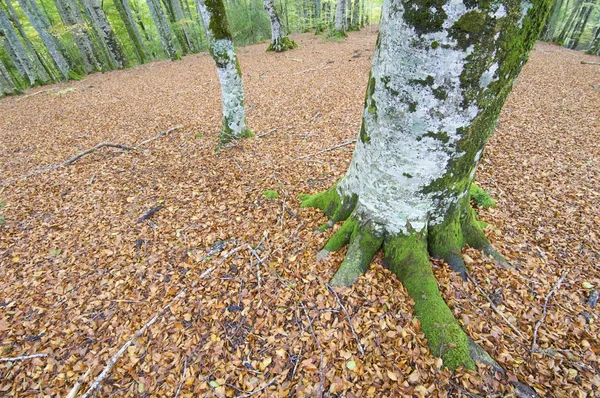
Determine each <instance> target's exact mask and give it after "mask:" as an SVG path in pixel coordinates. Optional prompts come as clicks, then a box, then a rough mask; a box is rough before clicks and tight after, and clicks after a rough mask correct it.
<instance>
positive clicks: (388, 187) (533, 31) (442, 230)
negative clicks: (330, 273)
mask: <svg viewBox="0 0 600 398" xmlns="http://www.w3.org/2000/svg"><path fill="white" fill-rule="evenodd" d="M550 6H551V0H533V2H531V3H530V2H522V3H520V2H515V1H512V0H499V1H496V2H489V1H487V0H475V1H469V2H465V3H463V1H461V0H458V1H452V2H439V3H432V2H430V1H429V0H384V2H383V9H382V20H381V27H380V33H379V40H378V44H377V48H376V54H375V56H374V57H373V66H372V69H371V74H370V77H369V82H368V87H367V92H366V97H365V105H364V111H363V120H362V126H361V129H360V132H359V134H358V140H357V143H356V148H355V150H354V156H353V158H352V162H351V164H350V167H349V169H348V171H347V173H346V175H345V176H344V177H343V178H342V179H341V180H340V181H339V182H338V183H337V184H336V185H334V186H333V187H332V188H331V189H329V190H327V191H325V192H322V193H318V194H316V195H313V196H308V195H305V196H303V197H302V198H301V199H302V200H303V202H302V206H304V207H316V208H319V209H322V210H323V211H325V214H327V215H329V216H331V220H330V222H329V223H328V224H327V225H326V226H332V225H333V224H334V223H335V222H338V221H344V223H343V225H342V226H341V228H340V229H339V230H338V231H337V232H336V233H335V234H334V235H333V236H332V237H331V238H330V239H329V241H328V242H327V244H326V246H325V248H324V251H323V252H322V253H321V256H320V257H321V258H323V257H326V256H324V255H326V254H327V253H329V252H331V251H335V250H338V249H340V248H341V247H342V246H344V245H346V244H349V246H348V251H347V252H346V255H345V258H344V260H343V262H342V264H341V265H340V267H339V269H338V271H337V272H336V274H335V275H334V277H333V279H332V280H331V283H332V284H333V285H336V286H347V285H351V284H352V283H354V282H355V281H356V280H357V279H358V278H359V276H360V275H361V274H363V273H364V272H365V271H366V269H367V267H368V265H369V263H370V262H371V259H372V258H373V256H374V255H375V253H376V252H377V251H378V250H379V249H380V248H383V251H384V258H385V263H386V264H387V266H388V267H389V268H390V269H391V270H392V271H393V272H394V273H395V274H396V275H397V276H398V278H399V279H400V281H401V282H402V283H403V285H404V286H405V287H406V289H407V291H408V293H409V294H410V296H411V297H412V298H413V300H414V303H415V304H414V311H415V313H416V315H417V317H418V318H419V320H420V322H421V328H422V330H423V332H424V334H425V336H426V338H427V341H428V344H429V347H430V350H431V353H432V354H433V355H439V356H441V357H442V359H443V361H444V364H445V366H447V367H449V368H456V367H458V366H461V365H462V366H465V367H467V368H474V359H475V360H481V361H484V362H485V361H487V362H492V363H493V361H490V360H491V358H490V357H489V356H488V355H486V354H485V353H484V352H483V350H482V349H480V348H479V349H477V348H476V347H477V346H476V345H474V343H473V342H472V341H470V339H469V338H468V337H467V335H466V334H465V332H464V331H463V330H462V329H461V327H460V326H459V325H458V323H457V322H456V320H455V318H454V316H453V314H452V311H450V309H449V308H448V306H447V304H446V303H445V302H444V299H443V298H442V296H441V294H440V291H439V289H438V285H437V282H436V280H435V277H434V275H433V272H432V268H431V265H430V262H429V256H430V255H432V256H434V257H437V258H442V259H444V260H446V262H447V263H448V264H449V265H450V266H451V267H452V268H453V269H455V270H456V271H458V272H460V273H461V274H462V275H466V273H467V269H466V267H465V264H464V262H463V260H462V256H461V249H462V248H463V247H464V246H465V245H466V244H469V245H470V246H471V247H475V248H479V249H483V250H485V251H486V252H488V253H490V254H493V255H494V256H496V258H498V259H499V260H501V256H500V255H499V254H498V253H496V252H495V251H494V250H493V248H492V246H491V245H490V242H489V241H488V239H487V238H486V237H485V235H484V233H483V231H482V230H481V228H480V226H479V224H478V223H477V221H476V218H475V214H474V211H473V209H472V208H471V207H470V203H469V188H470V186H471V183H472V181H473V177H474V175H475V169H476V166H477V164H478V162H479V159H480V158H481V155H482V153H483V149H484V146H485V143H486V142H487V140H488V138H489V136H490V135H491V133H492V132H493V129H494V125H495V122H496V120H497V117H498V114H499V112H500V109H501V108H502V105H503V103H504V101H505V99H506V97H507V96H508V94H509V92H510V91H511V88H512V85H513V82H514V81H515V79H516V78H517V76H518V74H519V72H520V70H521V68H522V66H523V64H524V63H525V61H526V60H527V57H528V53H529V51H530V50H531V48H532V47H533V45H534V44H535V40H536V38H537V37H538V35H539V32H540V30H541V28H542V26H543V25H544V21H545V19H546V16H547V14H548V13H549V10H550ZM502 264H504V265H508V263H506V261H502Z"/></svg>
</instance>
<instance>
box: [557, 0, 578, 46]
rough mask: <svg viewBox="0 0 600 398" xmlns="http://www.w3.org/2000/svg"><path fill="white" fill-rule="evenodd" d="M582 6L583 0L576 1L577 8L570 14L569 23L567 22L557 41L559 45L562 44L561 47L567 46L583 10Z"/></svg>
mask: <svg viewBox="0 0 600 398" xmlns="http://www.w3.org/2000/svg"><path fill="white" fill-rule="evenodd" d="M581 4H582V0H576V1H575V6H574V7H573V11H572V12H571V13H570V14H569V18H568V19H567V22H565V25H564V27H563V29H562V30H561V32H560V34H559V35H558V38H557V40H556V41H557V42H558V44H560V45H563V44H565V42H566V40H567V38H568V37H569V35H570V32H571V31H572V29H573V26H574V25H575V22H576V21H577V20H578V16H579V14H580V13H581V9H582V6H581Z"/></svg>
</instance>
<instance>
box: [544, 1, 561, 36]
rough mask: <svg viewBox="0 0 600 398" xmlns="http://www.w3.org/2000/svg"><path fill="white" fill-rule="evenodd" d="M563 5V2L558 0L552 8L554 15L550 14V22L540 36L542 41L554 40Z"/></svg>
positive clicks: (547, 22) (548, 21)
mask: <svg viewBox="0 0 600 398" xmlns="http://www.w3.org/2000/svg"><path fill="white" fill-rule="evenodd" d="M563 5H564V2H563V0H556V2H555V3H554V5H553V6H552V13H551V14H550V17H548V20H547V21H546V26H544V30H543V31H542V34H541V35H540V38H541V39H542V40H544V41H552V39H553V38H554V31H555V30H556V25H557V22H558V17H559V16H560V11H561V9H562V6H563Z"/></svg>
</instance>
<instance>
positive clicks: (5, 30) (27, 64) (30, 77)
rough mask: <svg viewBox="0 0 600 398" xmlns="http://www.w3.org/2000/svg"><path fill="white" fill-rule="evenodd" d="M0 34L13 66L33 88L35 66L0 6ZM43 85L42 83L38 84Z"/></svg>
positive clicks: (35, 81) (35, 73) (36, 77)
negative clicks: (2, 36)
mask: <svg viewBox="0 0 600 398" xmlns="http://www.w3.org/2000/svg"><path fill="white" fill-rule="evenodd" d="M0 33H2V34H3V35H4V37H5V38H6V41H5V47H6V51H7V53H8V54H9V56H10V57H11V59H12V61H13V64H14V65H15V67H16V68H17V71H18V72H19V74H20V75H21V77H22V78H23V79H25V80H27V81H28V82H29V85H30V86H34V85H35V84H36V83H37V82H38V74H37V72H36V68H35V65H34V63H33V61H32V60H31V58H30V57H29V54H28V53H27V50H26V49H25V46H24V45H23V43H22V42H21V40H20V39H19V35H18V34H17V31H16V30H15V28H14V27H13V25H12V24H11V22H10V20H9V19H8V15H6V13H5V11H4V9H3V8H2V7H1V6H0ZM39 83H43V82H41V81H40V82H39Z"/></svg>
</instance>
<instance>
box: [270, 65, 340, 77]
mask: <svg viewBox="0 0 600 398" xmlns="http://www.w3.org/2000/svg"><path fill="white" fill-rule="evenodd" d="M329 68H331V66H324V67H322V68H310V69H305V70H301V71H300V72H296V73H289V74H283V75H281V76H282V77H283V76H297V75H303V74H305V73H308V72H316V71H319V70H325V69H329Z"/></svg>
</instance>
